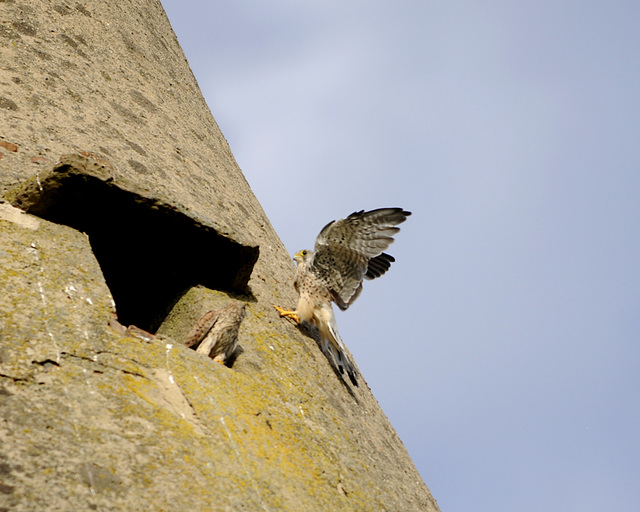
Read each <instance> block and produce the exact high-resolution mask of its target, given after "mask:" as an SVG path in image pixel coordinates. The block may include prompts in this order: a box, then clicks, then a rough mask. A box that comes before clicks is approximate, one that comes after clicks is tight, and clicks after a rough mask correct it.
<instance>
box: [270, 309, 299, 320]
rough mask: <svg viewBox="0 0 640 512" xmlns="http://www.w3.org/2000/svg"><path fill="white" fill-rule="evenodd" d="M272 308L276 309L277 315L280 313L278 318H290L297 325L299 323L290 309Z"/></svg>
mask: <svg viewBox="0 0 640 512" xmlns="http://www.w3.org/2000/svg"><path fill="white" fill-rule="evenodd" d="M273 307H274V308H275V309H276V311H277V312H278V313H280V316H282V317H285V318H291V320H293V321H294V322H295V323H297V324H299V323H300V317H298V315H297V314H296V312H295V311H291V310H290V309H284V308H281V307H280V306H273Z"/></svg>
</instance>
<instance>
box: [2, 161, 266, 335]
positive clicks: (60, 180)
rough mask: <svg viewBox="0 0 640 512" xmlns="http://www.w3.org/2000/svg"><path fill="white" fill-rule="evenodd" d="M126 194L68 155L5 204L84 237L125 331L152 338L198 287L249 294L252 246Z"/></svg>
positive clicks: (102, 171) (104, 173)
mask: <svg viewBox="0 0 640 512" xmlns="http://www.w3.org/2000/svg"><path fill="white" fill-rule="evenodd" d="M65 160H66V161H65ZM132 188H133V187H131V186H129V187H125V186H123V185H122V183H121V182H120V180H119V183H118V184H116V183H115V181H114V180H113V179H112V177H111V176H110V173H109V172H108V165H104V164H99V163H96V162H94V161H91V160H87V159H84V158H83V157H81V156H79V155H70V156H69V157H68V158H66V159H65V158H63V159H61V162H60V163H59V164H58V165H56V167H54V169H53V171H50V172H48V173H46V175H42V174H41V175H40V176H39V177H37V178H35V179H29V180H27V181H26V182H25V183H23V184H21V185H20V186H18V187H16V188H14V189H12V190H11V191H9V193H7V194H6V199H7V200H8V201H9V202H11V203H12V204H13V205H14V206H16V207H18V208H21V209H22V210H24V211H26V212H28V213H31V214H33V215H37V216H39V217H41V218H43V219H45V220H48V221H51V222H55V223H58V224H65V225H67V226H70V227H72V228H74V229H77V230H79V231H82V232H84V233H86V234H87V235H88V237H89V242H90V243H91V247H92V249H93V252H94V254H95V257H96V259H97V260H98V262H99V264H100V267H101V268H102V272H103V274H104V277H105V280H106V282H107V285H108V286H109V289H110V290H111V293H112V295H113V299H114V301H115V303H116V311H117V313H118V320H119V321H120V323H122V324H124V325H136V326H138V327H140V328H142V329H145V330H147V331H149V332H153V333H155V332H156V330H157V328H158V327H159V325H160V324H161V323H162V321H163V320H164V318H165V317H166V316H167V314H168V313H169V311H170V310H171V308H172V307H173V306H174V304H175V303H176V302H177V301H178V299H179V298H180V296H181V295H182V294H183V293H184V292H185V291H186V290H188V289H189V288H191V287H192V286H196V285H199V284H200V285H203V286H206V287H207V288H211V289H217V290H225V291H232V292H235V293H241V294H246V293H248V290H247V282H248V280H249V277H250V275H251V271H252V269H253V265H254V264H255V262H256V260H257V259H258V252H259V250H258V247H251V246H245V245H242V244H239V243H238V242H236V241H234V240H232V239H231V238H229V237H227V236H224V235H222V234H220V233H218V232H217V231H216V229H214V228H213V227H211V226H207V225H204V224H202V223H201V222H198V221H197V220H195V219H193V218H191V217H189V216H188V215H185V214H184V213H182V212H181V211H179V209H178V207H176V206H172V205H169V204H167V203H164V202H162V201H159V200H158V199H156V198H152V197H145V196H143V195H142V194H141V193H137V192H135V191H133V190H131V189H132Z"/></svg>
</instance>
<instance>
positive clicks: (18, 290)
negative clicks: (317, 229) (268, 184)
mask: <svg viewBox="0 0 640 512" xmlns="http://www.w3.org/2000/svg"><path fill="white" fill-rule="evenodd" d="M0 5H1V7H0V9H1V10H2V17H1V20H0V43H1V44H0V67H1V73H0V155H2V158H0V187H1V189H2V194H3V195H4V197H5V198H6V201H7V202H5V203H0V291H1V293H2V301H0V510H11V511H12V512H13V511H40V510H61V511H67V510H69V511H77V510H92V509H95V510H154V511H162V510H229V511H235V510H270V511H275V510H292V511H293V510H295V511H300V510H304V511H306V510H323V511H325V510H326V511H330V510H340V511H349V510H353V511H362V510H389V511H400V510H402V511H411V510H432V511H436V510H438V508H437V505H436V503H435V501H434V500H433V498H432V497H431V495H430V493H429V491H428V489H427V487H426V486H425V484H424V483H423V481H422V479H421V478H420V476H419V475H418V473H417V471H416V469H415V467H414V465H413V463H412V462H411V459H410V457H409V456H408V454H407V452H406V450H405V448H404V446H403V445H402V443H401V441H400V440H399V439H398V437H397V435H396V433H395V432H394V430H393V428H392V427H391V425H390V424H389V422H388V420H387V418H386V417H385V415H384V414H383V412H382V411H381V410H380V408H379V406H378V404H377V402H376V400H375V398H374V397H373V396H372V395H371V393H370V391H369V389H368V388H367V386H366V383H365V382H364V380H363V378H361V381H360V386H359V387H357V388H353V387H351V386H349V385H347V384H345V383H343V382H342V381H341V380H340V379H339V378H338V376H337V375H336V374H335V373H334V371H333V369H332V367H331V366H330V364H329V363H328V361H327V359H326V358H325V357H324V355H323V354H322V353H321V351H320V350H319V348H318V346H317V344H316V342H315V341H314V340H313V339H312V338H310V337H308V336H305V335H304V334H303V333H302V332H301V331H299V330H298V329H297V328H295V327H293V326H292V325H290V323H288V322H287V321H286V320H283V319H280V318H278V316H277V314H276V312H275V311H274V310H273V308H272V305H273V304H281V305H290V306H292V305H294V304H295V301H296V296H295V292H294V291H293V287H292V279H293V270H294V269H293V263H292V261H291V259H290V257H289V255H288V254H287V253H286V251H285V249H284V248H283V246H282V244H281V242H280V241H279V240H278V237H277V235H276V234H275V233H274V232H273V229H272V228H271V226H270V224H269V222H268V220H267V219H266V217H265V215H264V213H263V211H262V209H261V207H260V205H259V203H258V201H257V200H256V198H255V197H254V196H253V194H252V192H251V190H250V188H249V186H248V185H247V183H246V181H245V180H244V178H243V176H242V173H241V172H240V170H239V169H238V167H237V165H236V163H235V161H234V159H233V156H232V155H231V152H230V150H229V148H228V145H227V144H226V142H225V140H224V138H223V137H222V135H221V133H220V131H219V129H218V127H217V126H216V124H215V121H214V120H213V117H212V116H211V114H210V112H209V110H208V107H207V106H206V104H205V103H204V100H203V99H202V97H201V94H200V92H199V89H198V86H197V84H196V82H195V80H194V78H193V76H192V74H191V72H190V70H189V67H188V65H187V63H186V61H185V59H184V56H183V54H182V51H181V49H180V47H179V45H178V43H177V41H176V40H175V36H174V35H173V32H172V31H171V28H170V25H169V23H168V21H167V20H166V17H165V14H164V12H163V10H162V8H161V6H160V4H159V3H158V2H155V1H144V0H137V1H133V0H122V1H119V2H97V1H94V2H83V3H76V2H64V1H59V2H49V1H44V0H30V1H29V2H17V1H16V2H2V3H0ZM61 173H62V174H65V173H66V174H65V176H66V175H69V176H70V175H74V176H80V179H81V181H82V180H83V181H82V183H84V184H86V183H89V185H91V186H90V187H89V188H88V189H86V190H88V191H90V192H91V193H94V192H95V190H98V193H97V195H92V196H90V197H91V199H90V200H88V201H85V203H88V204H84V203H82V201H81V200H78V197H83V194H82V193H77V191H78V190H80V191H81V192H82V191H84V190H85V189H82V188H79V189H78V188H75V185H74V186H73V187H71V188H70V187H69V185H68V182H67V181H65V180H62V179H59V177H60V176H62V174H61ZM74 173H75V174H74ZM92 184H93V185H96V187H93V185H92ZM82 186H84V185H82ZM56 190H57V191H60V190H62V191H63V194H62V195H61V196H57V197H58V199H55V197H56V196H55V191H56ZM69 190H72V192H74V194H75V195H74V194H72V195H71V196H68V195H65V194H66V193H67V191H69ZM105 191H106V192H105ZM59 197H62V198H65V199H64V200H61V199H59ZM68 197H72V200H70V201H68V200H67V198H68ZM52 198H53V199H52ZM94 198H98V199H99V201H98V204H99V205H100V209H98V210H99V211H102V210H101V209H106V213H105V215H104V216H100V215H98V213H97V212H96V211H93V210H91V209H90V208H89V207H90V206H91V204H93V199H94ZM9 201H10V202H11V203H13V204H14V205H16V204H17V205H20V206H21V207H22V208H24V209H26V210H29V211H32V212H33V213H37V214H38V216H36V215H31V214H26V213H23V212H21V211H20V210H18V209H16V208H14V207H13V206H11V205H10V204H9ZM48 201H49V202H51V204H49V205H48V206H47V207H43V205H47V204H48V203H47V202H48ZM110 203H114V204H110ZM79 205H81V206H82V208H80V206H79ZM132 205H135V206H132ZM41 207H42V208H41ZM76 207H77V208H76ZM87 208H89V209H88V210H87ZM123 208H124V209H130V211H131V212H133V213H132V215H133V217H134V219H133V221H132V222H133V223H134V226H135V227H136V229H133V230H130V232H127V231H126V218H125V219H122V218H119V217H118V214H117V212H119V211H121V210H122V209H123ZM127 211H129V210H127ZM87 212H89V214H87ZM165 214H166V215H165ZM50 218H53V219H54V220H56V222H57V223H54V222H50V221H49V220H46V219H50ZM127 218H128V217H127ZM114 219H115V220H114ZM185 219H186V220H185ZM110 220H114V222H115V221H116V220H117V222H118V223H119V224H117V226H118V229H116V230H113V231H109V229H108V228H109V226H110V225H111V224H110V222H109V221H110ZM143 221H144V222H143ZM147 221H148V224H149V225H151V224H153V226H154V230H155V231H154V233H156V234H157V236H154V237H151V238H144V234H143V233H141V234H140V236H141V237H142V240H144V244H142V245H137V244H136V239H135V234H136V232H138V231H140V230H141V227H144V226H145V225H147V224H145V223H146V222H147ZM136 222H141V223H140V224H135V223H136ZM61 223H62V224H67V225H62V224H61ZM165 223H166V228H167V229H166V230H165V231H163V230H162V227H163V226H164V225H165ZM176 226H184V227H185V230H186V231H189V232H191V231H193V233H195V234H192V235H190V237H191V238H187V239H186V240H187V241H193V240H200V241H201V242H202V243H203V244H204V247H212V248H214V249H215V250H212V251H210V252H211V254H210V256H211V261H212V264H211V265H209V266H210V267H212V268H213V270H210V271H209V270H207V265H206V262H207V261H208V260H207V259H206V258H200V259H197V258H195V256H194V257H192V256H193V255H194V254H196V253H197V251H198V249H199V248H201V246H200V245H197V246H195V247H193V246H191V244H189V243H186V246H184V247H183V245H185V244H184V240H183V239H182V238H180V236H179V232H180V230H176V229H175V227H176ZM121 230H122V231H121ZM82 231H85V233H87V234H85V233H83V232H82ZM122 233H125V235H122ZM163 235H164V236H163ZM198 237H200V238H198ZM209 242H211V245H210V246H209V245H207V244H208V243H209ZM176 248H178V249H180V250H176ZM234 248H236V249H238V250H239V251H240V252H239V253H238V254H244V255H249V256H247V258H248V259H247V262H248V263H247V265H249V267H250V268H249V271H250V272H251V273H250V278H249V279H248V281H247V280H246V279H242V278H241V277H238V276H242V272H241V271H240V270H239V268H240V267H233V265H230V266H229V267H228V268H229V269H231V270H229V272H231V273H232V274H233V275H232V276H231V277H229V279H228V280H224V279H218V278H216V275H217V274H216V271H215V269H216V267H217V263H216V262H218V261H224V262H226V263H228V261H230V260H227V259H224V258H223V259H222V260H219V259H216V258H219V257H220V255H219V254H213V253H215V252H222V253H227V252H229V251H231V253H233V251H234V250H236V249H234ZM254 248H256V249H257V251H259V252H255V254H258V255H259V256H258V258H257V261H255V260H251V257H250V255H251V254H254V253H253V252H252V251H253V250H254ZM205 252H206V251H205ZM233 254H235V253H233ZM167 255H169V256H170V257H167ZM223 256H224V255H223ZM176 258H178V259H176ZM180 258H182V259H180ZM231 259H233V258H231ZM132 261H133V262H135V264H134V265H133V267H132V268H133V269H134V270H135V271H131V269H130V268H129V267H128V264H129V263H130V262H132ZM172 261H179V262H180V263H179V264H178V265H175V266H174V267H173V268H172V266H171V264H170V263H171V262H172ZM144 262H148V264H149V265H150V266H151V267H152V268H153V272H149V273H147V274H146V278H145V279H146V280H143V281H139V282H138V281H135V279H136V277H137V274H138V273H140V272H142V273H144V271H145V265H144ZM194 262H195V263H194ZM254 263H255V264H254ZM251 265H253V266H252V267H251ZM183 267H193V268H195V269H196V270H197V272H195V274H196V277H197V276H200V275H201V276H202V279H201V280H200V281H198V282H192V279H193V277H194V276H193V274H194V272H191V273H189V272H187V271H186V270H185V269H184V268H183ZM225 268H227V267H225ZM121 272H122V273H125V275H126V276H127V278H126V279H122V278H120V279H119V274H120V273H121ZM223 273H224V272H223ZM236 278H237V279H236ZM132 280H133V283H131V281H132ZM154 283H160V286H158V285H157V284H155V285H154ZM165 283H166V284H167V286H168V284H169V283H171V285H172V286H174V287H175V289H174V290H173V292H172V294H169V295H168V296H167V297H168V298H165V299H166V300H165V301H164V302H162V304H160V305H159V306H158V308H160V309H162V308H164V307H165V306H166V307H173V309H171V310H170V312H169V313H168V316H167V315H166V311H158V314H159V315H160V317H164V316H166V318H165V319H164V321H163V322H162V323H161V325H160V327H159V329H158V335H157V336H147V335H145V334H144V333H141V332H139V331H136V330H135V329H134V330H130V331H126V330H124V328H122V326H121V325H120V324H119V323H118V322H116V321H115V314H116V312H117V313H118V314H119V315H120V316H122V315H121V310H123V309H124V310H126V311H127V314H128V315H131V317H132V318H135V315H136V311H135V309H136V304H139V307H140V308H144V307H145V304H148V303H149V302H151V303H153V297H154V295H155V294H156V293H162V289H163V288H164V286H162V285H163V284H165ZM218 285H219V286H218ZM128 286H129V287H128ZM154 286H155V288H154ZM180 286H183V287H184V289H183V290H181V291H180V290H179V287H180ZM148 287H151V288H148ZM110 288H112V290H110ZM213 288H217V289H213ZM114 290H116V291H117V293H116V292H115V291H114ZM112 292H113V293H112ZM178 292H179V293H178ZM131 294H133V296H134V300H130V301H129V302H127V297H128V296H129V295H131ZM229 296H230V297H233V298H234V299H238V300H243V301H245V303H246V304H247V315H246V318H245V321H244V322H243V324H242V326H241V329H240V335H239V344H240V346H241V347H242V352H241V353H240V355H239V356H238V357H237V359H236V360H235V361H234V363H233V365H232V367H231V368H227V367H226V366H222V365H220V364H218V363H215V362H213V361H212V360H210V359H208V358H206V357H204V356H201V355H199V354H196V353H195V352H194V351H193V350H189V349H187V348H184V347H183V346H181V339H180V338H181V337H182V336H183V334H184V333H185V332H186V331H187V330H188V328H189V327H190V325H191V322H192V321H194V320H195V319H197V317H198V316H199V315H200V314H202V313H203V312H204V311H206V310H207V309H211V308H212V307H215V305H216V304H218V303H219V302H220V301H225V300H226V297H229ZM113 297H115V301H114V300H113ZM171 298H175V300H174V301H173V302H171V300H169V299H171ZM160 306H162V307H160ZM154 307H155V306H154ZM144 318H147V317H144ZM120 319H121V320H122V318H120ZM154 322H156V319H153V320H149V325H155V323H154ZM153 330H155V329H153Z"/></svg>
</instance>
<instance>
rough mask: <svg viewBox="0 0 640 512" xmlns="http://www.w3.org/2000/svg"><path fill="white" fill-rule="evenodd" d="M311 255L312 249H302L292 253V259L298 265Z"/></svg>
mask: <svg viewBox="0 0 640 512" xmlns="http://www.w3.org/2000/svg"><path fill="white" fill-rule="evenodd" d="M312 256H313V251H310V250H309V249H302V250H301V251H298V252H297V253H295V254H294V255H293V261H295V262H296V263H297V264H298V265H299V264H300V263H302V262H303V261H308V260H309V258H311V257H312Z"/></svg>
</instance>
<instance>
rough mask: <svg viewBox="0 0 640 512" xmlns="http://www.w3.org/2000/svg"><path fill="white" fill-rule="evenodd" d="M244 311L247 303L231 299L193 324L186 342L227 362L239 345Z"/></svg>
mask: <svg viewBox="0 0 640 512" xmlns="http://www.w3.org/2000/svg"><path fill="white" fill-rule="evenodd" d="M244 313H245V305H244V303H243V302H240V301H231V302H230V303H229V304H227V305H225V306H224V307H221V308H220V309H212V310H211V311H208V312H206V313H205V314H204V315H202V317H201V318H200V320H198V321H197V322H196V325H194V326H193V329H191V332H189V335H188V336H187V338H186V340H185V342H184V344H185V345H186V346H188V347H191V348H194V349H195V350H196V352H198V353H200V354H205V355H207V356H209V357H210V358H211V359H213V360H214V361H217V362H218V363H220V364H225V363H226V361H227V359H228V358H229V357H231V355H232V354H233V353H234V352H235V350H236V347H237V345H238V330H239V328H240V324H241V323H242V320H243V319H244Z"/></svg>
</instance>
